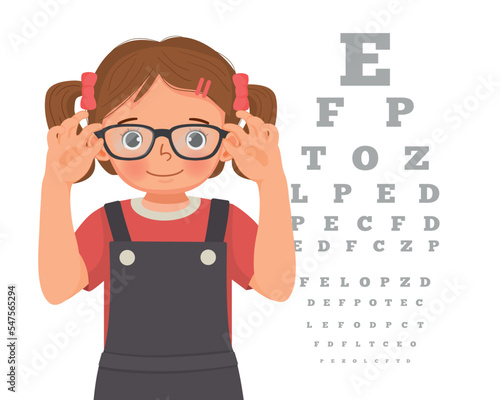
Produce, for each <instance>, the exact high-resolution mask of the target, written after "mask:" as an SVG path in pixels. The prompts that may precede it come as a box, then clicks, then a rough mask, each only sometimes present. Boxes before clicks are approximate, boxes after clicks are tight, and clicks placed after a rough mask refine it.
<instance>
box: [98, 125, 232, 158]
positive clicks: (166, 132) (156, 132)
mask: <svg viewBox="0 0 500 400" xmlns="http://www.w3.org/2000/svg"><path fill="white" fill-rule="evenodd" d="M127 126H128V127H138V128H144V129H149V130H150V131H151V132H153V140H152V141H151V145H150V146H149V148H148V149H147V151H146V152H145V153H144V154H143V155H142V156H140V157H133V158H127V157H119V156H117V155H115V154H113V152H112V151H111V150H110V149H109V147H108V145H107V143H106V139H105V137H104V134H105V133H106V132H107V131H109V130H110V129H113V128H122V127H127ZM188 126H192V127H205V128H212V129H215V130H216V131H217V132H219V142H218V143H217V146H216V147H215V150H214V151H213V152H212V153H211V154H209V155H208V156H205V157H200V158H193V157H186V156H183V155H182V154H179V152H178V151H177V149H176V148H175V146H174V143H173V142H172V132H173V131H174V130H176V129H179V128H185V127H188ZM228 133H229V131H225V130H224V129H221V128H219V127H217V126H213V125H207V124H183V125H176V126H173V127H172V128H170V129H154V128H152V127H150V126H148V125H140V124H119V125H110V126H107V127H106V128H103V129H100V130H98V131H95V132H94V135H96V136H97V137H98V138H99V139H104V147H105V149H106V151H107V152H108V154H109V155H110V156H112V157H113V158H116V159H117V160H140V159H141V158H144V157H146V156H147V155H148V154H149V153H151V150H152V149H153V147H154V144H155V142H156V139H157V138H159V137H166V138H167V139H168V141H169V143H170V147H171V148H172V151H173V152H174V153H175V155H176V156H177V157H179V158H182V159H184V160H195V161H196V160H207V159H209V158H211V157H213V156H214V155H215V154H216V153H217V152H218V151H219V148H220V145H221V143H222V139H224V138H225V137H226V135H227V134H228Z"/></svg>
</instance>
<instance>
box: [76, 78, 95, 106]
mask: <svg viewBox="0 0 500 400" xmlns="http://www.w3.org/2000/svg"><path fill="white" fill-rule="evenodd" d="M96 82H97V75H96V74H94V73H93V72H84V73H83V74H82V99H81V100H80V107H82V108H83V109H84V110H93V109H95V108H96V103H95V98H94V85H95V83H96Z"/></svg>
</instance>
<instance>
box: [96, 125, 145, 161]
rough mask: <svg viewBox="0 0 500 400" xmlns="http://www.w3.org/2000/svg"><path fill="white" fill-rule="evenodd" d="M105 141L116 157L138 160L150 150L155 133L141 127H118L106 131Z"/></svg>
mask: <svg viewBox="0 0 500 400" xmlns="http://www.w3.org/2000/svg"><path fill="white" fill-rule="evenodd" d="M104 140H105V141H106V144H107V145H108V148H109V150H110V151H111V153H113V154H114V155H115V156H118V157H122V158H136V157H141V156H143V155H144V154H145V153H146V152H147V151H148V150H149V147H150V146H151V142H152V141H153V132H151V131H150V130H149V129H147V128H143V127H139V126H131V125H128V126H118V127H115V128H112V129H110V130H108V131H106V133H105V134H104Z"/></svg>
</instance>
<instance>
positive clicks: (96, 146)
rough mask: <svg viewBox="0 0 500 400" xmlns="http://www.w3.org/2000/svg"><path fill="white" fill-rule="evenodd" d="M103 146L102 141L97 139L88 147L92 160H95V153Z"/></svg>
mask: <svg viewBox="0 0 500 400" xmlns="http://www.w3.org/2000/svg"><path fill="white" fill-rule="evenodd" d="M103 144H104V139H97V140H96V142H95V143H94V144H93V145H92V147H90V150H91V152H90V154H91V155H92V158H95V156H96V155H97V153H99V152H100V151H101V149H102V146H103Z"/></svg>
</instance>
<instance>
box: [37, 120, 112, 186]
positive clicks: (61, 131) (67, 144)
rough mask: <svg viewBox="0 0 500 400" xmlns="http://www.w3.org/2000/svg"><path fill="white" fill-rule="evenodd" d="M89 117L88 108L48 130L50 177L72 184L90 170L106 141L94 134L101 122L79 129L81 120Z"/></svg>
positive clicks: (48, 175) (46, 169)
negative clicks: (78, 131)
mask: <svg viewBox="0 0 500 400" xmlns="http://www.w3.org/2000/svg"><path fill="white" fill-rule="evenodd" d="M87 117H88V112H87V111H80V112H78V113H76V114H75V115H73V116H72V117H71V118H68V119H65V120H64V121H63V122H62V123H61V125H58V126H54V127H52V128H50V130H49V133H48V134H47V142H48V145H49V150H48V151H47V162H46V166H45V176H46V177H49V178H55V179H57V181H59V182H61V183H66V184H68V185H71V184H73V183H75V182H78V181H79V180H80V179H81V178H83V177H84V176H85V174H86V173H87V172H88V170H89V168H90V166H91V165H92V161H93V160H94V157H95V156H96V155H97V153H99V151H100V150H101V148H102V146H103V143H104V141H103V139H97V137H96V136H95V135H94V132H95V131H97V130H99V129H100V128H101V127H102V125H101V124H90V125H87V126H86V127H85V128H83V129H82V131H81V132H80V134H77V133H76V132H77V128H78V126H79V124H80V121H81V120H83V119H84V118H87Z"/></svg>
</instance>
